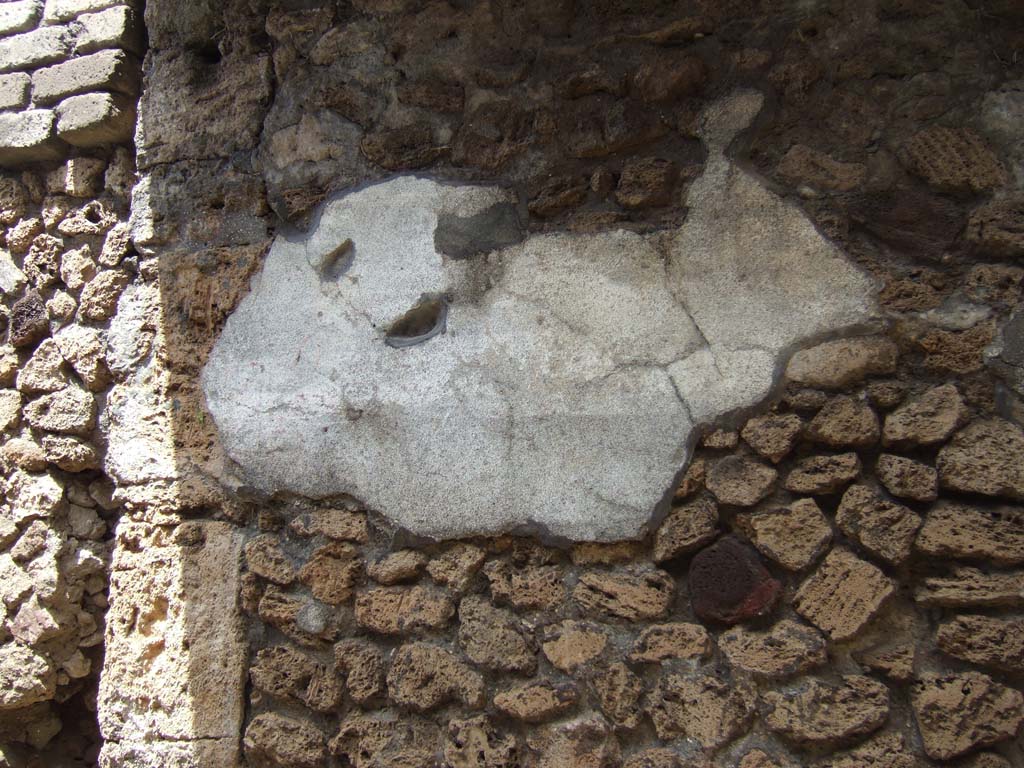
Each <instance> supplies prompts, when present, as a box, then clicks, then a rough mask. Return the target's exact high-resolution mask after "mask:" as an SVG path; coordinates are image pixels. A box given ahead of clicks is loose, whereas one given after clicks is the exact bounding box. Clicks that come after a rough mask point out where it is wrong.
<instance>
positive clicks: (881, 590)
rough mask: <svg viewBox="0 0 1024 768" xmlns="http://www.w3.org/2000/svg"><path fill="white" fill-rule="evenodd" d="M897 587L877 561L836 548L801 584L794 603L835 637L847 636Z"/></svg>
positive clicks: (876, 610)
mask: <svg viewBox="0 0 1024 768" xmlns="http://www.w3.org/2000/svg"><path fill="white" fill-rule="evenodd" d="M894 591H895V585H894V583H893V582H892V580H891V579H889V578H888V577H887V576H885V574H883V573H882V572H881V571H880V570H879V569H878V568H876V567H875V566H874V565H872V564H871V563H869V562H867V561H865V560H861V559H860V558H859V557H857V556H856V555H854V554H853V553H852V552H850V551H849V550H846V549H839V548H836V549H833V550H832V551H831V552H829V554H828V557H826V558H825V560H824V561H823V562H822V564H821V565H820V566H818V569H817V570H816V571H815V572H814V573H813V574H811V576H810V577H808V579H807V580H806V581H804V583H803V584H801V585H800V589H799V590H797V593H796V596H795V597H794V598H793V607H794V608H795V609H796V612H797V613H799V614H800V615H801V616H803V617H804V618H805V619H807V620H808V621H810V622H811V623H812V624H814V625H815V626H816V627H818V628H819V629H821V630H822V631H824V632H825V633H827V634H828V636H829V637H831V638H832V639H833V640H848V639H849V638H851V637H853V636H854V635H856V634H857V633H858V632H859V631H860V630H861V629H862V628H863V627H864V625H865V624H867V623H868V621H870V620H871V618H872V617H873V616H874V615H875V614H876V613H877V612H878V611H879V609H880V608H881V607H882V605H883V604H884V603H885V601H886V600H887V599H888V598H889V597H890V596H891V595H892V594H893V592H894Z"/></svg>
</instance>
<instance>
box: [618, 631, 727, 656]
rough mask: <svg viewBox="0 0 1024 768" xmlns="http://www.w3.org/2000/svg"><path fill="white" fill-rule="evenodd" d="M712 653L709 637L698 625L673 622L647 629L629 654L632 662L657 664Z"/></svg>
mask: <svg viewBox="0 0 1024 768" xmlns="http://www.w3.org/2000/svg"><path fill="white" fill-rule="evenodd" d="M710 653H711V636H710V635H708V631H707V630H706V629H704V627H702V626H701V625H700V624H689V623H686V622H673V623H670V624H652V625H651V626H649V627H646V628H645V629H644V631H643V632H641V633H640V636H639V637H637V639H636V643H634V644H633V650H632V651H631V652H630V654H629V658H630V660H631V661H636V662H647V663H657V662H662V661H666V660H667V659H684V660H690V661H693V660H696V659H703V658H705V657H707V656H708V655H710Z"/></svg>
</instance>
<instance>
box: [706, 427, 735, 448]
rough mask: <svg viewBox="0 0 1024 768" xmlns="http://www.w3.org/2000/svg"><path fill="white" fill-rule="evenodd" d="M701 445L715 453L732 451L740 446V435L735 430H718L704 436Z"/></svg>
mask: <svg viewBox="0 0 1024 768" xmlns="http://www.w3.org/2000/svg"><path fill="white" fill-rule="evenodd" d="M700 444H701V445H702V446H704V447H705V448H711V449H712V450H715V451H731V450H732V449H733V448H735V447H736V446H737V445H739V444H740V433H739V432H737V431H736V430H734V429H716V430H715V431H714V432H709V433H708V434H706V435H704V437H702V438H701V441H700Z"/></svg>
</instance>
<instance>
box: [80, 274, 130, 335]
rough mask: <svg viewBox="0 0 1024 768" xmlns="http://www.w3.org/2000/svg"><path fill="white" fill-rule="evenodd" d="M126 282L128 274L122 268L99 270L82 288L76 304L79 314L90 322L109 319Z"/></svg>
mask: <svg viewBox="0 0 1024 768" xmlns="http://www.w3.org/2000/svg"><path fill="white" fill-rule="evenodd" d="M128 282H129V278H128V275H127V274H125V272H124V271H123V270H120V269H104V270H101V271H100V272H99V273H98V274H97V275H96V277H94V278H93V279H92V280H90V281H89V282H88V283H86V284H85V287H84V288H82V295H81V297H80V298H79V304H78V313H79V315H81V317H83V318H84V319H85V320H91V321H92V322H103V321H104V320H109V319H110V318H111V317H112V316H113V314H114V310H116V309H117V301H118V299H119V298H120V296H121V291H123V290H124V287H125V286H126V285H128Z"/></svg>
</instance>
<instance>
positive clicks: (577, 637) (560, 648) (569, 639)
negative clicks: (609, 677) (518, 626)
mask: <svg viewBox="0 0 1024 768" xmlns="http://www.w3.org/2000/svg"><path fill="white" fill-rule="evenodd" d="M607 646H608V635H607V634H606V633H605V632H604V630H602V629H601V628H600V627H598V626H596V625H594V624H588V623H586V622H582V621H563V622H561V623H560V624H555V625H553V626H550V627H546V628H545V629H544V642H543V644H542V645H541V650H542V651H543V652H544V655H545V656H546V657H547V659H548V661H550V662H551V663H552V664H553V665H554V666H555V667H557V668H558V669H560V670H562V671H563V672H574V671H575V670H577V669H579V668H580V667H582V666H584V665H586V664H590V663H591V662H592V661H594V660H595V659H597V658H598V657H599V656H600V655H601V654H602V653H604V650H605V648H606V647H607Z"/></svg>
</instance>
